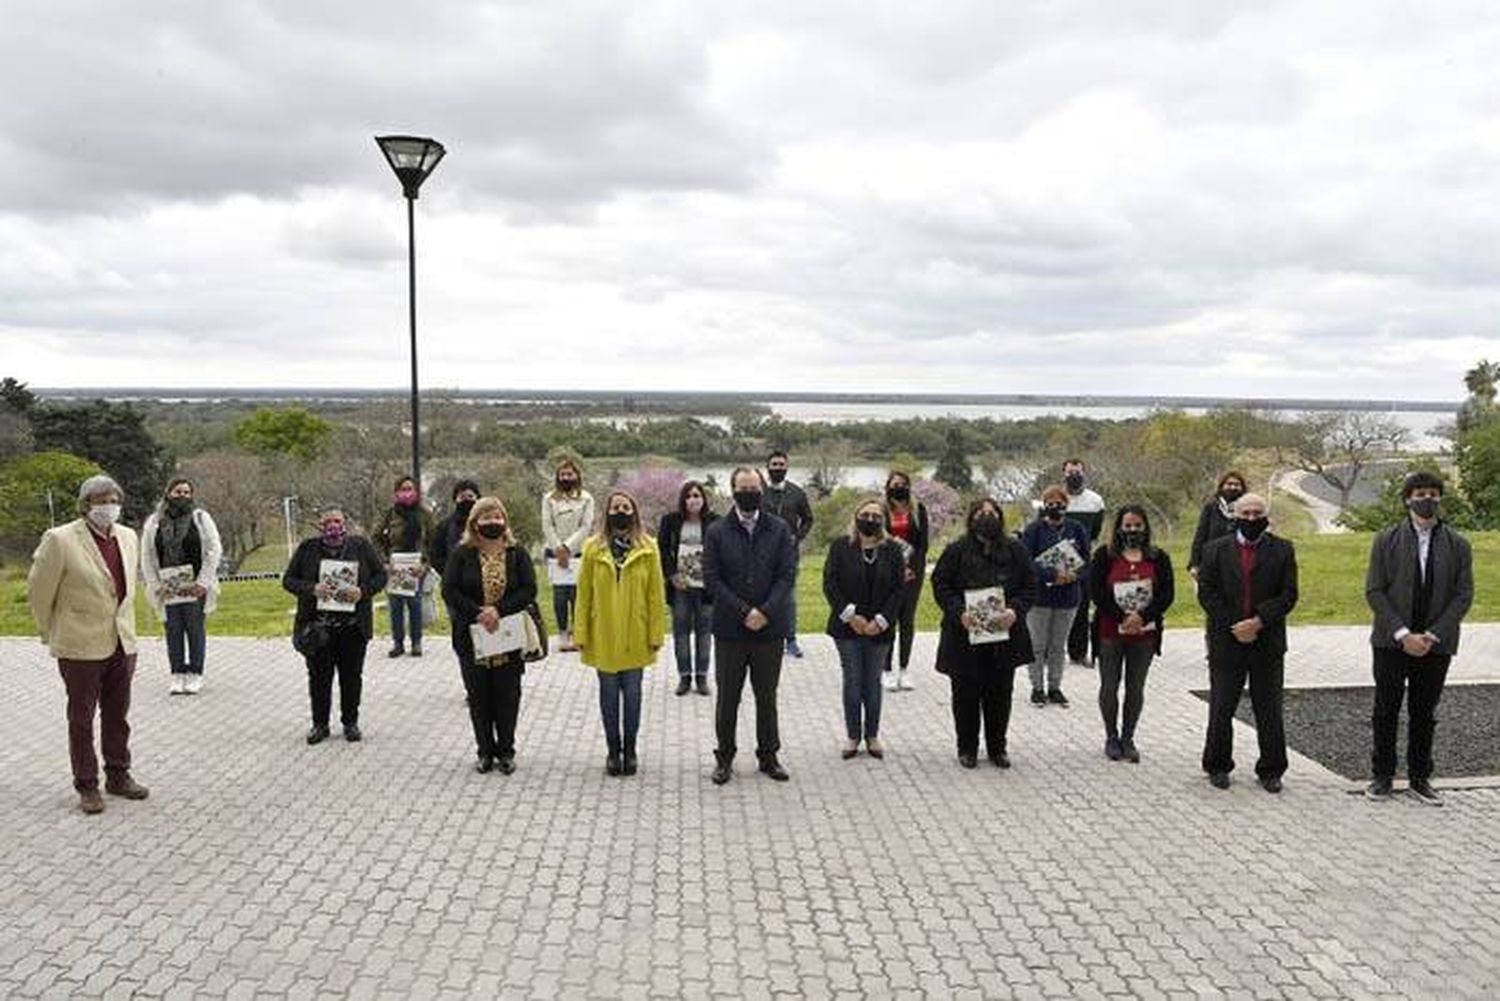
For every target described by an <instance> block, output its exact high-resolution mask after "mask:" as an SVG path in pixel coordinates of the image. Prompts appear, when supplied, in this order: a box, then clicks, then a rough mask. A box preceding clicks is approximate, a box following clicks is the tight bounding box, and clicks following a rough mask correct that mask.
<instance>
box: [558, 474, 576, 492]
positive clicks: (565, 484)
mask: <svg viewBox="0 0 1500 1001" xmlns="http://www.w3.org/2000/svg"><path fill="white" fill-rule="evenodd" d="M577 486H578V481H577V480H575V479H573V477H571V476H568V477H562V476H559V477H558V478H557V489H559V490H561V491H562V492H563V493H565V494H567V493H572V492H573V490H574V489H575V488H577Z"/></svg>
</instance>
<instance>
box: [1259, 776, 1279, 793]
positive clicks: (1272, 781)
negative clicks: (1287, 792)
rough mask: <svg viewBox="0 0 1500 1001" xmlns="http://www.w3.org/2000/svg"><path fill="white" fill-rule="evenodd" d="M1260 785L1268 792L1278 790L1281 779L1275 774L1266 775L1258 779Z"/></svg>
mask: <svg viewBox="0 0 1500 1001" xmlns="http://www.w3.org/2000/svg"><path fill="white" fill-rule="evenodd" d="M1260 787H1261V788H1262V789H1264V790H1265V791H1266V792H1269V793H1277V792H1280V791H1281V779H1280V778H1279V777H1278V776H1275V775H1267V776H1266V777H1265V778H1263V779H1261V780H1260Z"/></svg>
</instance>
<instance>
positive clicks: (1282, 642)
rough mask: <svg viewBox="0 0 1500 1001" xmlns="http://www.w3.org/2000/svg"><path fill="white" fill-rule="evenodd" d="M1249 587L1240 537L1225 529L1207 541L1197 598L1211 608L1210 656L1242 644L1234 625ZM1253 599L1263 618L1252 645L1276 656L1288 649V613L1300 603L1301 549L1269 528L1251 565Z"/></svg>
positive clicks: (1208, 622)
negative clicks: (1269, 530) (1241, 571)
mask: <svg viewBox="0 0 1500 1001" xmlns="http://www.w3.org/2000/svg"><path fill="white" fill-rule="evenodd" d="M1244 587H1245V582H1244V575H1243V574H1241V573H1240V552H1239V541H1238V539H1237V537H1236V536H1233V535H1226V536H1224V537H1222V538H1218V539H1215V540H1214V541H1212V542H1210V543H1209V544H1208V545H1206V546H1204V547H1203V563H1202V564H1200V565H1199V567H1198V604H1200V605H1202V606H1203V610H1204V611H1205V612H1207V613H1208V621H1207V622H1206V623H1205V627H1206V628H1207V630H1208V653H1209V658H1210V659H1213V658H1214V656H1215V654H1217V653H1224V652H1227V651H1229V650H1233V649H1234V648H1236V647H1238V646H1239V645H1240V641H1239V640H1237V639H1235V638H1234V635H1233V634H1232V633H1231V632H1230V631H1229V627H1230V626H1232V625H1234V624H1235V623H1236V622H1238V621H1240V620H1241V619H1242V618H1244V609H1243V606H1242V601H1241V599H1242V597H1243V595H1244V593H1245V590H1244ZM1250 601H1251V606H1252V608H1253V609H1254V612H1255V614H1256V615H1258V616H1259V617H1260V621H1261V623H1262V628H1261V631H1260V635H1258V636H1256V637H1255V642H1254V643H1253V644H1251V645H1252V646H1253V647H1255V649H1256V650H1258V651H1261V652H1264V653H1267V654H1270V655H1272V656H1280V655H1282V654H1284V653H1286V617H1287V616H1288V615H1290V614H1291V611H1292V609H1293V608H1294V607H1296V605H1297V552H1296V550H1295V549H1293V548H1292V544H1291V543H1290V542H1288V541H1287V540H1286V539H1283V538H1281V537H1280V536H1276V535H1271V534H1269V533H1267V534H1266V535H1262V536H1261V537H1260V543H1259V545H1257V546H1256V552H1255V566H1254V568H1253V569H1252V570H1251V571H1250Z"/></svg>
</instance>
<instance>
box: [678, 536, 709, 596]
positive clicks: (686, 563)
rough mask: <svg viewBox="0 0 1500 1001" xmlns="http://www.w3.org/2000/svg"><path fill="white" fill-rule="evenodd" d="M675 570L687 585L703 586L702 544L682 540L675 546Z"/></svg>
mask: <svg viewBox="0 0 1500 1001" xmlns="http://www.w3.org/2000/svg"><path fill="white" fill-rule="evenodd" d="M677 572H678V573H679V574H681V575H682V582H683V583H684V584H686V585H687V586H688V587H698V588H701V587H702V586H703V546H702V545H700V544H699V543H696V542H683V543H680V544H679V545H678V546H677Z"/></svg>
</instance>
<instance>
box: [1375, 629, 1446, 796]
mask: <svg viewBox="0 0 1500 1001" xmlns="http://www.w3.org/2000/svg"><path fill="white" fill-rule="evenodd" d="M1452 659H1453V658H1452V657H1450V656H1448V655H1446V654H1433V653H1429V654H1428V655H1427V656H1425V657H1412V656H1409V655H1407V653H1406V651H1404V650H1402V649H1400V648H1399V647H1397V648H1395V649H1383V648H1380V647H1377V648H1376V649H1375V712H1374V715H1373V717H1372V724H1373V729H1374V736H1375V741H1374V743H1375V748H1374V753H1373V754H1372V755H1371V756H1370V771H1371V773H1372V774H1374V775H1376V776H1377V777H1381V778H1391V777H1392V776H1394V775H1395V774H1396V728H1397V726H1398V725H1399V724H1400V721H1401V720H1400V717H1401V699H1402V696H1403V695H1405V694H1406V693H1408V692H1410V693H1411V699H1410V701H1408V702H1407V705H1406V715H1407V724H1406V775H1407V778H1412V779H1430V778H1432V735H1433V733H1434V732H1436V730H1437V705H1438V700H1439V699H1441V698H1442V697H1443V682H1444V681H1446V680H1447V678H1448V664H1449V662H1450V661H1451V660H1452Z"/></svg>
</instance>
